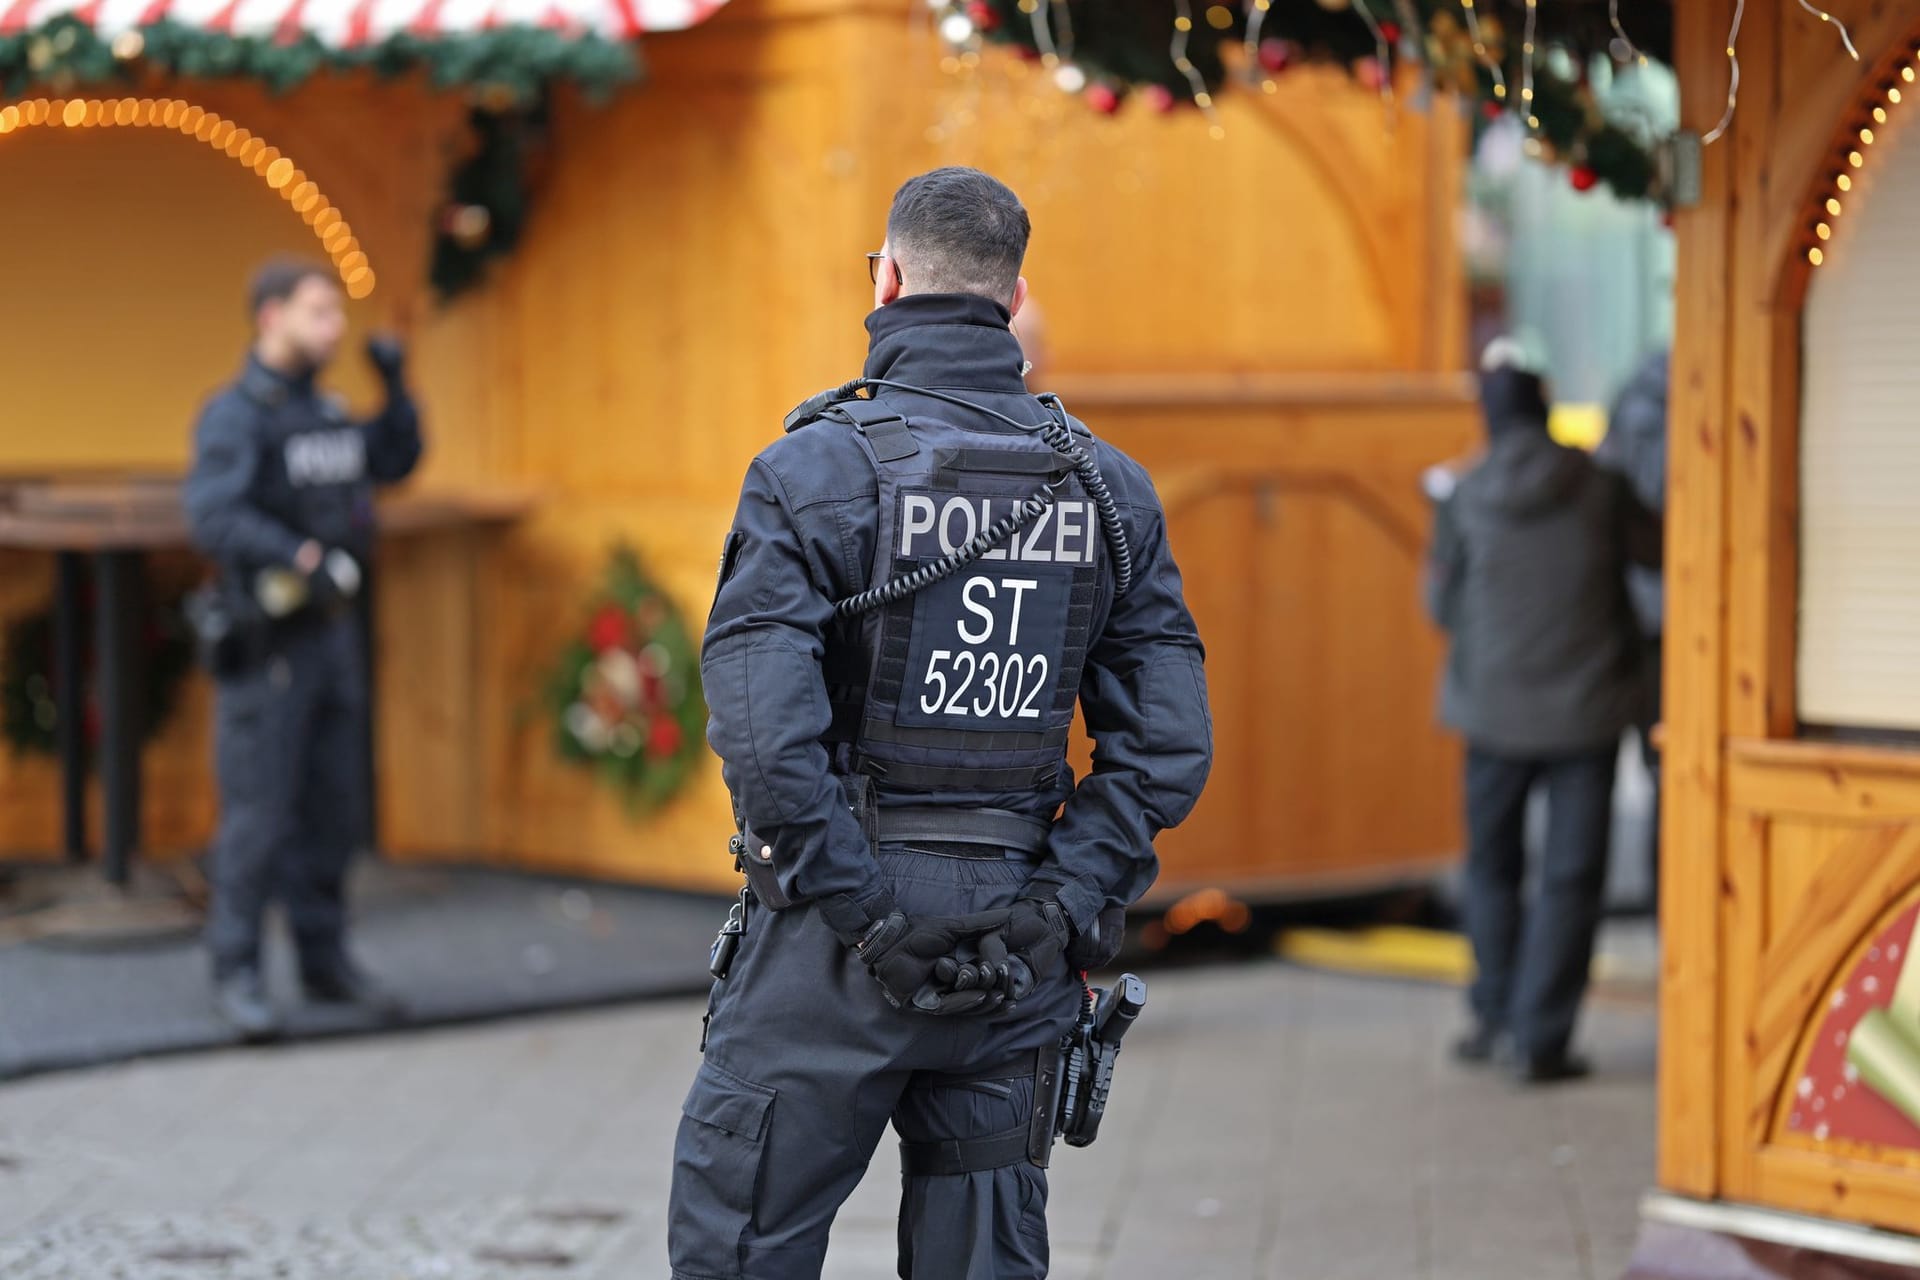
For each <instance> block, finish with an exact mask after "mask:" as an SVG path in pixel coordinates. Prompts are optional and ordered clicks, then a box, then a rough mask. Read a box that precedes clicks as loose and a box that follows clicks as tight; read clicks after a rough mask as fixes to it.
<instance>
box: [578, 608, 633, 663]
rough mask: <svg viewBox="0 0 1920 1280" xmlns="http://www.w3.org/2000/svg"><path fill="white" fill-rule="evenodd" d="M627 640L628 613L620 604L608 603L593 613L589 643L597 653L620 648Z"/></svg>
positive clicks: (588, 626) (589, 624) (588, 637)
mask: <svg viewBox="0 0 1920 1280" xmlns="http://www.w3.org/2000/svg"><path fill="white" fill-rule="evenodd" d="M626 642H627V615H626V614H625V613H623V612H621V609H620V606H619V605H616V604H606V605H601V606H600V611H599V612H598V613H596V614H594V615H593V621H592V622H590V623H588V624H587V644H588V645H589V646H590V647H591V648H592V649H593V651H594V652H595V653H605V652H606V651H607V650H609V649H618V648H619V647H620V646H621V645H624V644H625V643H626Z"/></svg>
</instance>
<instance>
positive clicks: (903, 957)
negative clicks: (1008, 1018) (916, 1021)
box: [853, 909, 1007, 1015]
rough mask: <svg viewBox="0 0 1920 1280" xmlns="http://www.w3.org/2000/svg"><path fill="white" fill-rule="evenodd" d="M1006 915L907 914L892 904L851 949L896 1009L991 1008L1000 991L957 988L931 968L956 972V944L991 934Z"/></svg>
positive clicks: (1001, 1000)
mask: <svg viewBox="0 0 1920 1280" xmlns="http://www.w3.org/2000/svg"><path fill="white" fill-rule="evenodd" d="M1006 919H1007V913H1006V912H1004V911H984V912H979V913H977V914H974V915H966V916H908V915H906V914H904V913H903V912H901V911H899V910H897V909H896V910H894V911H891V912H889V913H888V914H886V915H885V916H882V917H881V918H880V919H878V920H875V921H874V922H873V924H872V925H870V926H869V927H868V929H867V931H866V933H865V934H864V935H863V936H862V937H861V938H860V939H859V941H858V942H856V943H854V947H853V950H854V954H855V955H857V956H859V957H860V959H861V960H862V961H863V962H864V963H865V964H866V966H867V970H868V972H870V973H872V974H873V976H874V980H875V981H877V982H878V983H879V984H880V991H881V993H882V994H883V995H885V996H886V998H887V1003H888V1004H891V1005H892V1006H893V1007H894V1008H896V1009H911V1010H913V1011H915V1012H917V1013H931V1014H942V1015H952V1014H970V1013H986V1012H991V1011H992V1010H994V1009H997V1008H999V1007H1000V1006H1001V1005H1002V1004H1004V1003H1005V1002H1006V996H1005V994H1004V991H1003V990H1001V989H998V988H995V989H986V988H984V987H983V986H979V985H970V986H969V987H968V988H967V989H959V988H957V987H955V986H954V985H953V984H952V983H949V982H937V981H936V980H935V971H936V970H948V971H952V972H957V970H958V965H957V964H956V962H955V956H956V954H957V953H958V952H959V951H960V949H961V948H962V946H963V945H964V944H967V943H970V942H972V941H973V940H974V939H977V938H983V937H992V936H994V932H995V931H996V930H998V929H1000V928H1002V927H1004V925H1005V923H1006Z"/></svg>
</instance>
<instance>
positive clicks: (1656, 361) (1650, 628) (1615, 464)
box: [1594, 347, 1667, 901]
mask: <svg viewBox="0 0 1920 1280" xmlns="http://www.w3.org/2000/svg"><path fill="white" fill-rule="evenodd" d="M1594 459H1595V461H1597V462H1599V464H1600V465H1601V466H1603V467H1605V468H1607V470H1609V471H1612V472H1615V473H1616V474H1618V475H1620V476H1621V477H1622V478H1624V479H1625V480H1626V482H1627V484H1628V485H1629V486H1630V487H1631V488H1632V489H1633V496H1634V497H1635V498H1637V499H1639V501H1640V505H1641V506H1643V507H1645V508H1647V510H1649V511H1652V512H1654V513H1655V514H1656V515H1664V514H1665V513H1666V509H1667V350H1666V348H1664V347H1663V348H1661V349H1660V350H1658V351H1656V352H1654V353H1653V354H1652V355H1650V356H1648V357H1647V358H1646V359H1645V360H1644V361H1642V362H1641V364H1640V367H1639V368H1638V369H1636V370H1634V373H1633V376H1632V377H1631V378H1629V379H1628V381H1627V385H1626V386H1625V388H1623V389H1622V390H1621V392H1620V396H1619V398H1618V399H1617V400H1615V401H1614V405H1613V413H1612V414H1611V415H1610V416H1609V418H1608V420H1607V434H1606V438H1605V439H1603V440H1601V442H1600V447H1599V448H1598V449H1596V450H1595V451H1594ZM1665 587H1666V583H1665V579H1664V577H1663V575H1662V574H1661V571H1660V570H1659V569H1656V568H1648V567H1646V566H1643V565H1631V566H1629V567H1628V569H1627V593H1628V595H1629V596H1630V598H1631V599H1632V600H1633V616H1634V619H1635V621H1637V622H1638V623H1639V624H1640V658H1641V665H1642V670H1643V674H1644V677H1645V679H1644V693H1645V697H1644V700H1643V702H1642V704H1641V708H1640V719H1639V722H1638V723H1637V724H1636V725H1635V728H1636V729H1637V730H1638V731H1639V735H1640V753H1641V756H1642V758H1643V759H1644V760H1645V761H1646V764H1647V772H1648V773H1649V774H1650V775H1651V777H1652V782H1653V820H1652V824H1651V828H1650V838H1649V840H1648V842H1647V868H1648V871H1649V872H1650V879H1649V883H1650V884H1651V886H1652V889H1651V893H1652V895H1653V896H1654V900H1655V901H1657V900H1658V894H1659V889H1660V753H1659V752H1658V751H1657V750H1655V749H1654V745H1653V727H1654V725H1656V724H1658V723H1659V722H1660V658H1661V652H1660V640H1661V636H1662V634H1663V633H1664V631H1665V629H1666V608H1665V601H1664V599H1663V597H1664V593H1665Z"/></svg>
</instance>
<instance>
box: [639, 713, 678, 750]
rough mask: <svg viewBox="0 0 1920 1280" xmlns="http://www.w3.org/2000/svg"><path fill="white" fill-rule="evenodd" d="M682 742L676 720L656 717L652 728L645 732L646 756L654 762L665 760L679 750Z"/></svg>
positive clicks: (668, 717) (669, 717)
mask: <svg viewBox="0 0 1920 1280" xmlns="http://www.w3.org/2000/svg"><path fill="white" fill-rule="evenodd" d="M682 740H683V739H682V736H681V733H680V722H679V721H678V720H675V719H673V718H672V717H671V716H656V717H654V721H653V726H652V727H651V728H650V729H648V730H647V754H648V755H649V756H652V757H653V758H654V759H655V760H662V759H665V758H666V757H667V756H670V755H672V754H673V753H674V752H676V751H678V750H679V749H680V743H681V741H682Z"/></svg>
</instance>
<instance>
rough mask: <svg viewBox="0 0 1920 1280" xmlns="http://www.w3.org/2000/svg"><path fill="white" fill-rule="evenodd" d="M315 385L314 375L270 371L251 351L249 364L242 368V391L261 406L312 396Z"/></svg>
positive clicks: (248, 357)
mask: <svg viewBox="0 0 1920 1280" xmlns="http://www.w3.org/2000/svg"><path fill="white" fill-rule="evenodd" d="M313 384H314V375H313V374H312V373H310V372H309V373H302V374H286V373H281V372H280V371H279V370H277V369H269V368H268V367H267V366H266V365H264V364H262V363H261V362H260V357H259V356H258V355H256V354H254V353H253V352H251V351H249V352H248V353H247V362H246V363H245V364H244V365H242V366H241V368H240V389H241V390H242V391H244V392H246V394H247V396H248V397H249V398H250V399H252V400H255V401H257V402H258V403H260V404H267V405H274V404H279V403H281V402H282V401H284V400H288V399H292V398H295V397H299V396H310V395H312V394H313Z"/></svg>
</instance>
